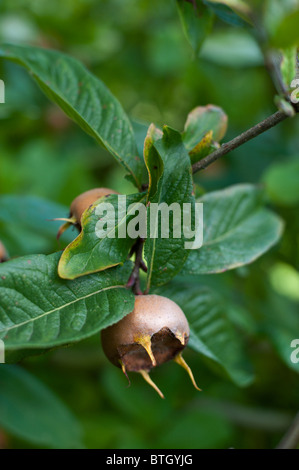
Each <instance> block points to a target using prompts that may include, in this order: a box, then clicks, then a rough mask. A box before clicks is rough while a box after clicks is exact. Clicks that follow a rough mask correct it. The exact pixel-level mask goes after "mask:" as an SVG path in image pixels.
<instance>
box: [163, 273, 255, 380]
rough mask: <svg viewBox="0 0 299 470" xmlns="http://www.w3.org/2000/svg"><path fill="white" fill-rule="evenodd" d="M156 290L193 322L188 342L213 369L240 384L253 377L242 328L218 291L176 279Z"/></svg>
mask: <svg viewBox="0 0 299 470" xmlns="http://www.w3.org/2000/svg"><path fill="white" fill-rule="evenodd" d="M157 293H160V295H164V296H166V297H169V298H170V299H172V300H173V301H174V302H176V303H177V304H178V305H179V306H180V307H181V309H182V310H183V311H184V313H185V315H186V317H187V319H188V322H189V325H190V339H189V343H188V345H189V346H190V347H191V348H192V349H194V350H195V351H197V352H199V353H200V355H201V356H202V357H203V358H204V359H205V361H206V362H207V364H208V365H209V366H210V367H212V369H214V370H216V371H217V372H220V373H222V374H225V375H227V376H228V377H230V379H232V380H233V381H234V382H235V383H236V384H238V385H240V386H245V385H248V384H249V383H250V382H251V381H252V379H253V375H252V371H251V366H250V364H249V362H248V359H247V357H246V355H245V353H244V350H243V345H242V341H241V339H240V335H239V332H238V331H236V330H235V329H234V327H233V326H232V324H231V322H230V321H229V319H228V316H227V313H226V312H227V310H228V309H229V308H230V305H229V304H227V303H226V302H225V301H224V299H223V298H221V297H220V296H219V295H218V294H217V292H216V291H214V290H212V289H210V288H207V287H202V286H201V287H199V286H197V285H191V286H190V285H187V284H182V283H178V282H175V281H173V282H172V283H171V284H169V285H167V286H164V287H163V290H162V289H160V290H157ZM199 368H200V365H199Z"/></svg>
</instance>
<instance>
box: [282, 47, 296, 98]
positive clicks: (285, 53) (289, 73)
mask: <svg viewBox="0 0 299 470" xmlns="http://www.w3.org/2000/svg"><path fill="white" fill-rule="evenodd" d="M281 52H282V61H281V65H280V69H281V74H282V78H283V81H284V83H285V85H286V88H287V89H288V90H291V88H292V87H291V83H292V81H293V80H294V78H296V70H297V69H296V60H297V47H294V46H293V47H289V48H287V49H283V50H282V51H281Z"/></svg>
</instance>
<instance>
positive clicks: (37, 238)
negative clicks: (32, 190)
mask: <svg viewBox="0 0 299 470" xmlns="http://www.w3.org/2000/svg"><path fill="white" fill-rule="evenodd" d="M68 213H69V209H68V208H67V207H65V206H62V205H60V204H56V203H54V202H51V201H47V200H45V199H41V198H37V197H32V196H25V195H22V196H13V195H1V196H0V239H1V240H2V241H3V242H4V244H5V246H7V249H8V251H9V253H10V255H11V256H12V257H13V256H22V255H27V254H30V253H32V252H36V251H39V252H43V253H45V252H46V253H47V252H51V251H54V250H57V248H58V244H57V241H56V234H57V232H58V228H59V226H60V225H61V222H59V221H53V220H51V219H53V218H55V217H67V216H68ZM72 239H73V235H72V233H71V232H68V233H66V234H64V235H63V238H62V240H65V241H67V242H68V243H69V242H70V241H71V240H72Z"/></svg>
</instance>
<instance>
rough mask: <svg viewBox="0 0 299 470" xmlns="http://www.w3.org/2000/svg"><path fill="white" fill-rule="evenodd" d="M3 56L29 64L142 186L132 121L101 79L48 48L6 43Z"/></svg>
mask: <svg viewBox="0 0 299 470" xmlns="http://www.w3.org/2000/svg"><path fill="white" fill-rule="evenodd" d="M0 57H3V58H6V59H9V60H12V61H14V62H16V63H18V64H20V65H22V66H23V67H25V68H26V69H27V70H28V71H29V72H30V74H31V75H32V76H33V78H34V79H35V80H36V81H37V83H38V84H39V86H40V87H41V89H42V90H43V91H44V93H45V94H46V95H47V96H48V97H49V98H50V99H51V100H52V101H54V102H55V103H57V104H58V105H59V106H60V107H61V108H62V109H63V110H64V111H65V112H66V114H67V115H68V116H69V117H70V118H71V119H73V120H74V121H75V122H76V123H77V124H79V125H80V126H81V127H82V129H83V130H84V131H85V132H87V133H88V134H90V135H91V136H93V137H94V138H95V139H96V140H97V141H98V142H99V143H100V144H101V145H103V146H104V147H105V148H106V149H107V150H108V151H109V152H110V153H111V154H112V155H113V156H114V157H115V158H116V159H117V160H118V161H119V162H120V163H121V164H122V165H123V166H124V167H125V168H126V170H128V172H129V173H130V174H131V175H132V177H133V179H134V182H135V185H136V186H137V187H141V184H142V183H143V182H144V179H143V178H144V177H145V174H146V172H145V166H144V163H143V161H142V159H141V158H140V156H139V155H138V151H137V147H136V143H135V137H134V132H133V129H132V126H131V123H130V121H129V119H128V117H127V115H126V114H125V112H124V110H123V108H122V106H121V105H120V103H119V102H118V100H117V99H116V98H115V97H114V96H113V95H112V94H111V92H110V91H109V89H108V88H107V87H106V85H104V83H103V82H102V81H101V80H100V79H98V78H97V77H95V76H94V75H93V74H91V73H90V72H89V71H88V70H87V69H86V68H85V67H84V66H83V65H82V64H81V63H80V62H78V61H77V60H75V59H74V58H72V57H69V56H67V55H65V54H62V53H61V52H56V51H52V50H48V49H41V48H37V47H31V46H19V45H13V44H4V45H2V46H0Z"/></svg>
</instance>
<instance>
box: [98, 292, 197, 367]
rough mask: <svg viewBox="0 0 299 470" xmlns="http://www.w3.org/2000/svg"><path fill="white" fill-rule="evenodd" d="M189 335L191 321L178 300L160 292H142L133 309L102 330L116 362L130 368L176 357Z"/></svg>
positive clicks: (107, 352) (108, 348) (105, 349)
mask: <svg viewBox="0 0 299 470" xmlns="http://www.w3.org/2000/svg"><path fill="white" fill-rule="evenodd" d="M189 334H190V330H189V325H188V321H187V319H186V317H185V315H184V313H183V311H182V310H181V308H180V307H179V306H178V305H177V304H176V303H175V302H173V301H172V300H170V299H168V298H166V297H162V296H159V295H140V296H136V297H135V306H134V310H133V312H131V313H130V314H129V315H127V316H126V317H124V318H123V319H122V320H120V321H119V322H118V323H116V324H114V325H112V326H109V327H108V328H106V329H105V330H103V331H102V346H103V349H104V352H105V354H106V356H107V357H108V359H109V360H110V361H111V362H112V363H113V364H114V365H116V366H118V367H121V366H124V368H125V370H126V371H134V372H140V371H149V370H151V369H152V368H153V367H155V366H156V365H160V364H162V363H164V362H167V361H170V360H171V359H174V358H175V357H176V356H177V355H178V354H179V353H180V352H181V351H182V350H183V349H184V347H185V346H186V344H187V342H188V339H189ZM151 353H152V354H151Z"/></svg>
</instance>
